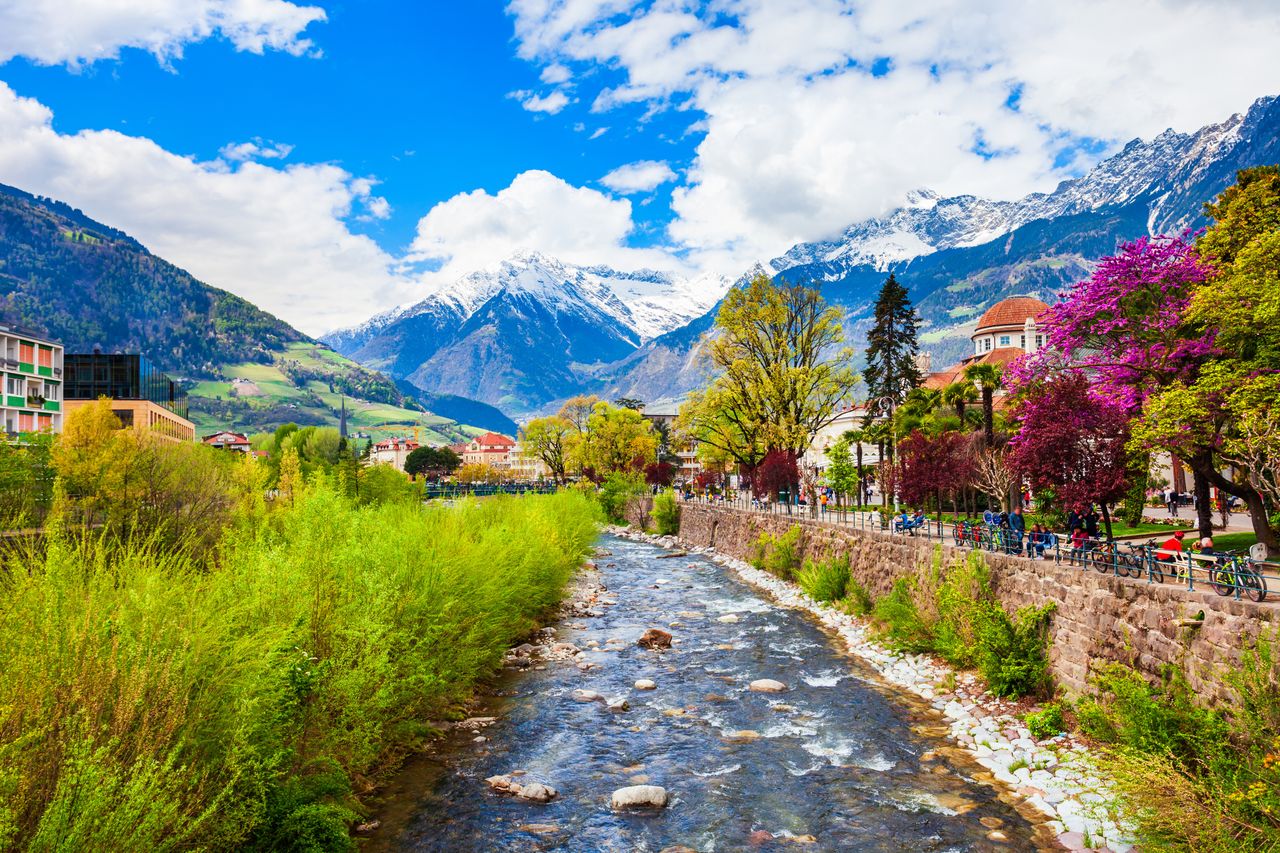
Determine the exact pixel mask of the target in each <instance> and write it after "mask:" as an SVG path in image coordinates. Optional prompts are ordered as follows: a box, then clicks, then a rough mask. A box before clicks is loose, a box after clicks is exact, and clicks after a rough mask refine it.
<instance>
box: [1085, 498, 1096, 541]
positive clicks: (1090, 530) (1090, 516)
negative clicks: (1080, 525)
mask: <svg viewBox="0 0 1280 853" xmlns="http://www.w3.org/2000/svg"><path fill="white" fill-rule="evenodd" d="M1084 532H1085V534H1086V535H1087V536H1088V537H1089V538H1090V539H1097V538H1098V513H1097V511H1096V510H1094V508H1093V504H1089V511H1088V512H1086V513H1085V514H1084Z"/></svg>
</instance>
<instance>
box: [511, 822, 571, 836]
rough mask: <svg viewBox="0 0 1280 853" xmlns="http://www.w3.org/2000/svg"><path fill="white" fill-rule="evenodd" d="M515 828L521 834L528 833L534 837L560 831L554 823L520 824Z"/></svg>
mask: <svg viewBox="0 0 1280 853" xmlns="http://www.w3.org/2000/svg"><path fill="white" fill-rule="evenodd" d="M516 828H517V829H519V830H520V831H521V832H529V833H532V834H534V835H552V834H554V833H557V832H559V831H560V827H558V826H556V825H555V824H554V823H522V824H520V826H518V827H516Z"/></svg>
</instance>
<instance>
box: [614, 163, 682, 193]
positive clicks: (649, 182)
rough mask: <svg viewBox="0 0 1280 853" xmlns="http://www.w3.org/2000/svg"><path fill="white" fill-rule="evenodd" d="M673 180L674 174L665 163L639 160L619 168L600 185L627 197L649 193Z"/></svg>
mask: <svg viewBox="0 0 1280 853" xmlns="http://www.w3.org/2000/svg"><path fill="white" fill-rule="evenodd" d="M675 179H676V173H675V172H673V171H671V167H670V166H668V165H667V164H666V163H662V162H659V161H656V160H640V161H639V162H636V163H628V164H627V165H625V166H619V167H618V168H616V169H614V170H613V171H612V172H610V173H609V174H607V175H605V176H604V177H603V178H601V179H600V183H602V184H604V185H605V186H606V187H608V188H609V189H611V190H613V191H614V192H618V193H622V194H624V195H627V194H630V193H640V192H649V191H651V190H655V189H657V188H658V187H660V186H662V185H663V184H665V183H668V182H670V181H674V180H675Z"/></svg>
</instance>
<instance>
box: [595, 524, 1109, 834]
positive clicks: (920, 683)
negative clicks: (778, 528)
mask: <svg viewBox="0 0 1280 853" xmlns="http://www.w3.org/2000/svg"><path fill="white" fill-rule="evenodd" d="M611 532H612V533H613V534H614V535H617V536H622V537H626V538H629V539H633V540H636V541H642V542H649V543H651V544H655V545H658V546H660V547H665V548H683V547H684V546H683V545H681V544H680V543H679V542H678V540H676V539H675V538H674V537H657V536H652V535H650V534H646V533H642V532H640V531H636V530H631V529H624V528H614V529H612V530H611ZM687 553H690V554H698V555H702V556H706V557H709V558H710V559H712V560H713V561H715V562H717V563H719V564H721V565H723V566H726V567H728V568H730V569H732V570H733V571H734V572H735V573H736V574H737V575H738V576H739V577H740V578H742V579H743V580H744V581H746V582H747V583H749V584H751V585H752V586H753V587H755V588H757V589H760V590H762V591H764V592H765V593H767V594H768V595H769V596H770V597H771V598H772V599H773V600H774V601H776V602H778V603H779V604H782V605H785V606H787V607H792V608H795V609H798V610H802V611H805V612H807V613H810V614H812V615H813V616H815V617H817V618H818V619H819V620H821V622H822V623H823V624H824V625H825V626H827V627H828V628H830V629H831V630H832V631H835V632H836V633H837V634H838V635H839V636H840V637H841V639H843V640H844V642H845V645H846V647H847V648H848V650H849V651H850V652H852V653H853V654H855V655H857V656H858V657H859V658H861V659H862V660H864V661H866V662H867V663H869V664H870V665H871V666H872V667H874V668H875V670H876V671H877V672H878V673H879V674H880V675H881V676H882V677H883V678H884V679H885V680H886V681H888V682H890V683H891V684H894V685H896V686H898V687H900V688H903V689H905V690H908V691H910V692H911V693H913V694H915V695H917V696H919V697H920V698H922V699H925V700H927V701H928V702H930V703H931V705H932V707H933V708H934V709H935V710H936V711H938V712H939V713H941V714H942V715H943V717H944V718H945V719H946V721H947V723H948V735H949V737H950V738H951V739H952V740H953V741H954V742H955V743H956V744H957V745H958V746H960V747H962V748H963V749H964V750H965V751H966V752H968V753H969V754H970V755H971V756H972V757H973V758H974V759H975V760H976V761H977V762H978V763H979V764H981V765H982V766H983V767H985V768H987V769H988V770H989V771H990V773H991V776H992V778H993V779H995V780H996V781H998V782H1001V783H1003V784H1005V785H1007V786H1009V787H1010V788H1012V789H1013V792H1014V794H1015V795H1016V796H1018V797H1020V798H1023V801H1024V802H1025V803H1026V804H1027V805H1028V806H1030V807H1031V808H1033V809H1035V810H1036V812H1038V813H1040V814H1042V815H1044V816H1045V817H1046V818H1048V819H1049V820H1048V823H1047V826H1048V827H1050V828H1051V830H1052V831H1053V832H1054V833H1055V834H1056V835H1057V839H1058V842H1059V843H1060V844H1061V845H1062V846H1063V847H1065V848H1067V849H1068V850H1112V851H1115V853H1125V851H1128V850H1129V849H1130V848H1131V847H1132V846H1133V843H1132V836H1131V832H1130V831H1129V830H1128V829H1127V828H1124V827H1122V826H1119V825H1117V822H1116V820H1115V817H1114V814H1113V813H1112V810H1111V809H1110V808H1109V804H1110V803H1111V802H1112V801H1113V800H1114V795H1113V794H1112V792H1111V791H1110V789H1109V786H1108V784H1107V782H1106V780H1105V779H1103V778H1102V777H1101V776H1100V774H1099V773H1098V771H1097V769H1096V768H1095V766H1094V763H1093V761H1092V760H1091V758H1090V755H1089V750H1088V748H1087V747H1086V746H1085V745H1084V744H1083V743H1081V742H1080V741H1079V740H1077V739H1076V738H1074V737H1072V736H1071V735H1070V734H1067V733H1061V734H1058V735H1057V736H1055V737H1052V738H1049V739H1045V740H1036V739H1035V738H1034V737H1033V736H1032V734H1031V731H1030V730H1029V729H1028V728H1027V727H1026V725H1025V724H1024V723H1023V722H1022V720H1021V718H1020V716H1015V715H1014V713H1013V710H1014V708H1015V705H1014V703H1012V702H1008V701H1005V700H1002V699H1000V698H998V697H996V696H992V695H991V694H990V693H987V692H986V690H985V688H984V685H983V684H982V683H981V681H980V679H978V678H977V677H976V676H974V675H973V674H970V673H955V672H954V671H952V669H951V668H950V667H948V666H947V665H946V664H944V663H942V662H940V661H937V660H935V659H933V658H931V657H928V656H924V655H904V654H901V653H898V652H893V651H890V650H889V649H887V648H885V647H884V646H882V645H880V644H879V643H877V642H875V641H874V640H872V639H870V637H869V636H868V632H867V628H866V625H865V624H864V623H863V622H862V621H861V620H859V619H857V618H855V617H853V616H850V615H849V614H847V613H844V612H843V611H840V610H838V609H836V608H834V607H831V606H829V605H825V604H821V603H819V602H816V601H814V600H813V599H811V598H809V597H808V596H807V595H805V594H804V592H803V591H801V590H800V588H799V587H798V586H796V585H795V584H793V583H788V582H786V581H783V580H780V579H779V578H776V577H774V576H773V575H771V574H769V573H767V572H763V571H760V570H758V569H756V568H754V567H752V566H751V565H750V564H748V563H746V562H744V561H742V560H738V559H734V558H732V557H728V556H725V555H722V554H717V553H715V551H714V550H713V549H710V548H691V549H689V551H688V552H687Z"/></svg>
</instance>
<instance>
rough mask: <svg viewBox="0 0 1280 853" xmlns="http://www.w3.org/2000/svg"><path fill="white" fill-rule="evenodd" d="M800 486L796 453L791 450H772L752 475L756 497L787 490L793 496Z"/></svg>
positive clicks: (752, 487) (773, 494) (753, 490)
mask: <svg viewBox="0 0 1280 853" xmlns="http://www.w3.org/2000/svg"><path fill="white" fill-rule="evenodd" d="M799 486H800V470H799V468H797V467H796V455H795V454H794V453H792V452H791V451H789V450H770V451H769V452H768V453H766V454H765V457H764V459H762V460H761V461H760V464H759V465H757V466H756V470H755V471H754V472H753V473H752V475H751V492H752V494H754V495H755V496H756V497H760V496H762V495H772V496H774V497H775V498H776V497H777V496H778V493H779V492H786V493H787V494H788V495H789V496H791V497H792V498H794V497H795V495H796V491H797V490H798V488H799Z"/></svg>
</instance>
